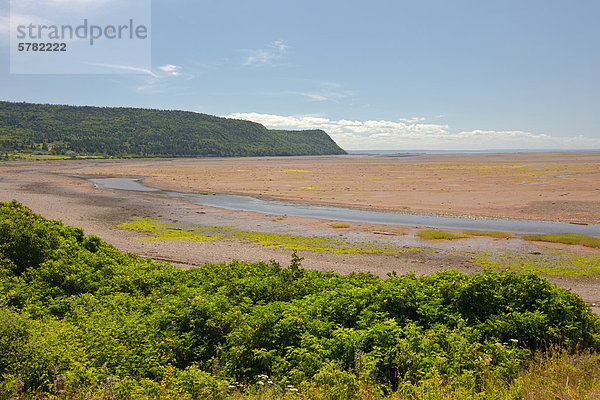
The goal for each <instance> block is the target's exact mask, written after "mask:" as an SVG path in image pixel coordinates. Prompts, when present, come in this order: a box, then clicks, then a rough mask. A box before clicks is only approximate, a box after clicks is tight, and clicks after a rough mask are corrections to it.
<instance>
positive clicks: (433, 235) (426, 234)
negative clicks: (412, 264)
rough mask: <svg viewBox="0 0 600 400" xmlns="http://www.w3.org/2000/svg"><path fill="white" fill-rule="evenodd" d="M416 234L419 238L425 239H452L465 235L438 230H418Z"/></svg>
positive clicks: (461, 237) (464, 236)
mask: <svg viewBox="0 0 600 400" xmlns="http://www.w3.org/2000/svg"><path fill="white" fill-rule="evenodd" d="M417 235H419V237H420V238H421V239H426V240H454V239H463V238H466V237H467V235H465V234H462V233H450V232H440V231H420V232H419V233H418V234H417Z"/></svg>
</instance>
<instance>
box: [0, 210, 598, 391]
mask: <svg viewBox="0 0 600 400" xmlns="http://www.w3.org/2000/svg"><path fill="white" fill-rule="evenodd" d="M19 209H20V210H19ZM0 221H3V222H2V223H3V224H4V225H3V226H5V231H4V233H3V235H2V236H1V237H0V248H2V249H4V250H7V252H8V253H9V254H10V256H8V255H7V254H6V253H4V250H3V254H4V255H5V256H4V257H0V272H1V273H0V311H1V312H0V368H1V369H0V375H1V376H2V378H0V387H3V388H5V389H0V390H5V393H13V392H14V390H16V389H15V387H16V386H15V384H14V382H15V380H16V378H17V377H19V379H20V381H21V382H22V384H23V389H24V390H26V391H29V392H30V393H37V392H43V393H48V392H49V390H50V389H49V388H50V387H56V380H57V379H58V378H60V377H62V376H64V380H65V385H66V387H67V390H69V391H71V392H73V393H75V392H77V391H80V392H82V393H87V392H89V393H95V394H98V396H100V397H101V396H105V397H106V396H107V393H109V392H110V393H112V395H113V396H114V397H115V398H155V397H160V398H204V397H206V398H219V396H221V397H222V398H227V396H230V395H232V393H238V392H239V391H240V390H243V389H242V388H247V387H250V388H251V389H249V390H250V392H252V391H253V390H255V389H256V390H258V389H260V388H258V387H257V385H258V383H257V382H258V381H259V380H261V379H263V378H260V377H261V376H264V375H268V376H269V377H270V378H269V379H272V380H273V382H274V383H273V386H272V387H271V388H270V389H269V391H265V392H264V393H270V394H269V396H271V395H272V396H276V393H284V394H285V396H288V395H289V396H292V395H293V394H292V392H290V390H288V389H289V387H288V385H290V386H291V387H292V388H294V389H300V390H306V392H305V393H313V394H315V396H321V398H330V399H332V398H352V397H357V396H363V394H364V393H366V392H364V390H363V389H364V386H365V385H368V387H369V388H370V389H368V390H367V391H368V392H369V393H371V394H373V393H380V392H382V391H387V392H388V393H389V392H391V391H394V390H396V389H398V390H401V391H403V390H404V389H405V388H406V387H407V385H408V386H409V387H412V388H414V387H419V385H421V383H422V382H429V383H432V382H437V381H436V380H437V379H438V378H439V377H440V376H443V377H444V379H445V380H446V382H454V383H452V385H454V384H457V385H459V386H460V385H462V386H460V387H462V388H463V389H464V388H469V390H470V391H471V392H474V393H475V392H477V391H481V390H484V388H485V384H486V380H485V379H486V378H485V377H497V376H501V377H503V378H504V379H505V380H506V381H508V382H510V381H511V380H512V379H515V377H517V376H518V374H519V371H521V369H522V366H523V365H524V363H526V362H527V360H529V359H530V358H531V355H532V354H533V353H534V352H536V351H543V350H544V349H546V348H548V347H550V346H554V345H556V346H562V347H564V348H566V349H574V348H576V347H578V348H580V349H581V350H588V349H589V350H594V349H595V350H598V349H600V323H599V319H598V317H597V316H595V315H594V314H592V313H591V311H590V309H589V307H588V306H587V305H586V304H585V303H584V302H583V300H582V299H581V298H580V297H579V296H577V295H575V294H573V293H570V292H569V291H566V290H564V289H560V288H558V287H557V286H556V285H554V284H552V283H550V282H549V281H547V280H545V279H543V278H541V277H538V276H536V275H533V274H521V273H516V272H511V271H491V270H488V271H484V272H481V273H476V274H472V275H464V274H461V273H459V272H457V271H444V272H440V273H436V274H432V275H429V276H422V277H419V278H417V277H416V276H415V275H406V276H396V275H391V276H390V277H389V278H388V279H381V278H378V277H376V276H374V275H371V274H366V273H352V274H349V275H347V276H341V275H339V274H336V273H333V272H321V271H310V270H305V269H303V268H302V267H301V261H302V257H300V256H299V255H297V254H296V253H294V254H293V256H292V260H291V264H290V266H289V267H283V266H281V265H279V264H277V263H276V262H274V261H271V262H268V263H263V262H260V263H249V262H241V261H233V262H230V263H223V264H218V265H214V264H206V265H204V266H201V267H198V268H192V269H189V270H184V269H178V268H175V267H173V266H172V265H170V264H166V263H160V262H156V261H153V260H149V259H143V258H140V257H137V256H135V255H132V254H122V253H120V252H119V251H117V250H116V249H115V248H113V247H112V246H110V245H108V244H106V243H104V242H102V241H101V240H99V239H98V238H95V237H85V236H83V233H82V232H81V230H78V229H76V228H70V227H66V226H64V225H63V224H61V223H60V222H54V221H47V220H45V219H44V218H43V217H41V216H38V215H35V214H33V213H31V212H30V211H29V210H27V209H25V208H24V207H23V206H21V205H20V204H18V203H16V202H13V203H9V204H7V203H0ZM14 229H24V230H23V231H22V232H14ZM22 238H27V239H26V240H25V242H27V243H30V244H33V245H35V246H37V247H36V248H37V249H39V256H36V257H30V258H27V257H28V256H26V254H25V253H24V252H23V251H22V248H20V247H19V246H22V243H25V242H22V240H23V239H22ZM18 249H21V250H18ZM15 265H18V266H19V267H18V270H15V267H14V266H15ZM60 379H62V378H60ZM225 382H227V383H225ZM234 382H237V383H234ZM420 382H421V383H420ZM263 383H264V382H263ZM432 384H433V383H432ZM415 385H416V386H415ZM230 386H231V387H230ZM423 387H425V386H423ZM451 387H453V386H451ZM252 388H254V389H252ZM257 388H258V389H257ZM286 388H287V389H286ZM261 390H262V389H261ZM265 390H266V389H265ZM365 390H366V389H365ZM444 390H445V389H444ZM461 390H462V389H461ZM471 392H469V393H471ZM256 393H263V392H261V391H260V390H259V391H257V392H256ZM319 393H320V394H319ZM361 393H363V394H361ZM282 396H283V395H282ZM373 396H374V394H373Z"/></svg>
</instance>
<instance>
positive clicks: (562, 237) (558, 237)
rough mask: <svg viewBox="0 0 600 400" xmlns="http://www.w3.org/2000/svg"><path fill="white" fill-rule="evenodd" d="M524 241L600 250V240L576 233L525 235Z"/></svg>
mask: <svg viewBox="0 0 600 400" xmlns="http://www.w3.org/2000/svg"><path fill="white" fill-rule="evenodd" d="M523 240H529V241H536V242H550V243H562V244H571V245H579V246H585V247H592V248H595V249H600V238H597V237H593V236H586V235H578V234H575V233H547V234H544V235H523Z"/></svg>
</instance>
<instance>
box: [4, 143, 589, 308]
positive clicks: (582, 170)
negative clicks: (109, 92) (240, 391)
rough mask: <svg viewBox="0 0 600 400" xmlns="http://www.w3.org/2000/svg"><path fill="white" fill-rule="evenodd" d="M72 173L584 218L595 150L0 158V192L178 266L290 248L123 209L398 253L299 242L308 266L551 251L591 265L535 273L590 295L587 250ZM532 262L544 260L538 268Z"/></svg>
mask: <svg viewBox="0 0 600 400" xmlns="http://www.w3.org/2000/svg"><path fill="white" fill-rule="evenodd" d="M61 174H66V175H61ZM73 174H80V175H85V176H87V177H90V176H91V177H96V178H117V177H147V178H146V179H144V180H143V183H144V185H145V186H148V187H151V188H156V189H161V190H162V191H177V192H185V193H196V194H199V195H203V194H208V195H209V196H212V193H220V194H237V195H247V196H253V197H256V198H264V199H277V200H285V201H288V202H297V203H306V204H312V205H327V206H336V207H344V208H351V209H361V210H371V211H391V212H401V213H409V214H411V213H412V214H421V213H427V214H430V215H440V216H453V217H457V216H458V217H461V218H467V219H468V218H479V217H492V218H516V219H533V220H546V221H562V222H567V223H570V222H576V223H578V224H594V223H598V222H600V153H597V152H574V153H522V154H489V155H480V154H475V155H471V154H469V155H464V154H463V155H452V154H444V155H411V156H406V157H394V156H376V155H350V156H324V157H289V158H288V157H286V158H234V159H216V158H211V159H176V160H162V159H159V160H93V161H92V160H73V161H52V162H13V163H3V164H0V200H2V201H8V200H12V199H17V200H18V201H20V202H22V203H23V204H25V205H27V206H29V207H30V208H32V209H33V210H34V211H36V212H39V213H41V214H43V215H45V216H47V217H48V218H53V219H61V220H63V221H64V222H65V223H68V224H71V225H77V226H81V227H82V228H84V229H85V231H86V233H88V234H95V235H98V236H100V237H102V238H103V239H105V240H107V241H108V242H109V243H112V244H113V245H115V246H116V247H117V248H119V249H120V250H123V251H131V252H134V253H137V254H140V255H143V256H148V257H154V258H157V259H163V260H167V261H170V262H173V263H174V264H177V265H181V266H190V265H198V264H203V263H205V262H221V261H228V260H231V259H245V260H251V261H265V260H269V259H275V260H277V261H279V262H280V263H282V264H287V263H288V262H289V259H290V254H291V249H290V248H289V247H285V246H277V245H268V244H267V245H266V244H264V243H263V244H261V243H258V242H256V241H249V240H243V239H240V238H238V237H234V236H225V237H224V238H223V239H221V240H212V241H210V240H189V239H179V240H139V238H140V237H143V236H145V235H147V234H145V233H143V232H136V231H133V230H129V229H123V228H119V227H117V225H118V224H120V223H123V222H127V221H131V220H132V218H136V217H137V218H147V219H149V220H154V221H158V220H160V221H166V222H169V223H172V224H180V225H177V226H179V227H178V228H176V229H186V228H185V227H190V226H196V227H207V226H210V227H229V228H232V229H238V230H245V231H257V232H265V233H273V234H278V235H301V236H306V237H312V236H325V237H336V238H339V239H340V240H345V241H348V242H374V243H384V244H385V243H387V244H390V245H393V246H396V248H398V249H400V250H399V251H396V252H388V253H384V252H380V253H377V252H374V253H364V252H347V253H343V252H342V253H340V252H333V251H331V252H328V251H313V250H302V251H300V255H301V256H303V257H304V258H305V260H304V261H303V265H304V266H305V267H308V268H315V269H327V270H330V269H332V270H335V271H338V272H340V273H349V272H352V271H368V272H372V273H375V274H377V275H380V276H385V275H386V274H387V273H389V272H392V271H396V272H397V273H400V274H402V273H407V272H409V271H414V272H415V273H417V274H424V273H431V272H435V271H438V270H442V269H448V268H452V269H459V270H461V271H463V272H473V271H477V270H479V269H481V268H483V267H485V266H493V264H491V261H490V260H496V259H499V256H498V254H500V253H502V254H509V255H510V254H512V255H513V256H514V257H513V256H511V257H513V258H514V259H516V258H520V259H524V258H526V259H527V260H529V261H527V262H530V263H531V265H533V267H532V268H531V269H529V270H534V271H541V272H545V271H549V272H552V271H554V272H556V271H564V269H563V270H560V268H564V265H566V264H565V262H566V261H564V260H567V259H569V260H571V259H575V258H577V262H572V263H571V264H573V265H574V266H575V267H573V268H585V269H586V271H591V272H589V273H587V272H586V273H574V274H562V273H561V272H559V273H554V274H548V275H547V276H548V277H549V278H550V279H551V280H553V281H555V282H557V283H558V284H560V285H562V286H564V287H567V288H571V289H572V290H574V291H575V292H577V293H579V294H580V295H582V297H584V299H585V300H586V301H588V302H589V303H590V304H600V295H599V293H600V281H599V279H598V276H599V275H598V274H597V273H595V272H594V271H596V270H595V268H596V266H597V265H598V263H599V262H600V256H599V254H598V251H597V250H590V249H584V248H579V247H573V246H558V247H556V246H552V247H551V246H547V245H541V244H536V243H527V242H524V241H522V240H521V239H519V238H518V237H515V238H511V239H506V240H498V239H492V238H478V237H469V238H466V239H460V240H452V241H424V240H420V239H419V238H418V237H417V235H416V233H417V232H418V231H419V230H423V229H426V228H425V227H423V226H419V227H416V226H415V225H394V224H392V225H390V224H387V225H382V224H372V223H365V222H348V223H344V224H341V223H335V221H331V220H327V219H324V218H307V217H295V216H290V215H287V216H286V215H283V216H282V215H272V214H265V213H258V212H247V211H236V210H226V209H223V208H218V207H215V206H216V205H218V204H213V206H206V205H199V204H195V203H194V202H192V201H189V199H188V200H186V199H185V198H183V197H173V196H169V195H168V194H167V193H165V192H161V191H158V192H155V191H152V192H140V191H130V190H119V189H108V188H103V187H102V186H100V185H98V184H94V183H93V182H92V181H90V180H88V179H83V178H76V177H72V176H67V175H73ZM338 222H339V221H338ZM580 226H585V225H580ZM181 227H183V228H181ZM432 228H434V229H435V228H436V227H435V226H432ZM451 231H452V230H451ZM557 251H561V252H563V253H560V254H558V253H556V252H557ZM569 252H577V254H576V255H575V253H573V254H571V253H569ZM556 254H558V255H556ZM507 257H508V256H507ZM553 257H554V258H556V259H557V260H559V261H557V262H554V261H552V262H553V263H554V264H553V265H552V266H551V267H552V268H554V269H552V268H550V267H548V263H549V262H550V261H548V260H550V259H553ZM542 259H543V261H542ZM538 260H540V261H538ZM582 260H583V261H582ZM569 262H571V261H569ZM506 263H507V265H508V264H509V261H506ZM536 263H537V264H536ZM544 263H546V264H544ZM542 264H544V265H545V266H546V267H548V268H547V269H546V270H544V269H541V270H540V269H539V268H541V267H540V266H543V265H542ZM571 264H569V265H571ZM538 267H539V268H538ZM536 268H537V269H536ZM556 268H558V270H557V269H556ZM569 268H570V267H569ZM516 269H518V267H517V268H516ZM594 309H595V310H596V311H598V310H600V309H599V308H594Z"/></svg>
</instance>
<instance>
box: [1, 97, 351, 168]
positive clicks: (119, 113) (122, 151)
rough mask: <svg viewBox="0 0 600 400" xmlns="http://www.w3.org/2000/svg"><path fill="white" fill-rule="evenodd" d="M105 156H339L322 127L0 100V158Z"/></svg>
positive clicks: (174, 112) (186, 114) (143, 110)
mask: <svg viewBox="0 0 600 400" xmlns="http://www.w3.org/2000/svg"><path fill="white" fill-rule="evenodd" d="M11 152H21V153H32V152H36V153H38V154H55V155H65V154H73V155H74V154H86V155H94V156H98V155H99V156H111V157H197V156H223V157H228V156H290V155H317V154H345V152H344V150H342V149H341V148H340V147H339V146H338V145H337V144H336V143H335V142H334V141H333V140H332V139H331V138H330V137H329V136H328V135H327V133H325V132H324V131H322V130H307V131H283V130H269V129H267V128H265V127H264V126H262V125H260V124H257V123H254V122H250V121H243V120H234V119H227V118H220V117H215V116H212V115H207V114H199V113H194V112H187V111H165V110H151V109H140V108H120V107H119V108H115V107H80V106H65V105H42V104H31V103H13V102H0V153H5V154H9V153H11Z"/></svg>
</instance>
